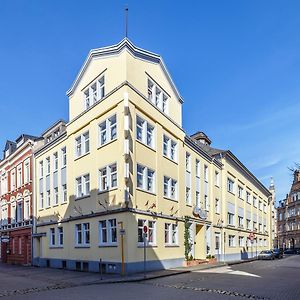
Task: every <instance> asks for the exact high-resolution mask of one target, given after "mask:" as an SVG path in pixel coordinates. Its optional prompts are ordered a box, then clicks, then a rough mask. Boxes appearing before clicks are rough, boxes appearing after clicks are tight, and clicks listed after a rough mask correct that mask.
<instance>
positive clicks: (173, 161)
mask: <svg viewBox="0 0 300 300" xmlns="http://www.w3.org/2000/svg"><path fill="white" fill-rule="evenodd" d="M163 157H164V158H165V159H167V160H169V161H170V162H172V163H174V164H176V165H178V162H177V161H176V160H173V159H172V158H170V157H168V156H166V155H163Z"/></svg>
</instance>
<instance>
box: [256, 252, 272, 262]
mask: <svg viewBox="0 0 300 300" xmlns="http://www.w3.org/2000/svg"><path fill="white" fill-rule="evenodd" d="M257 258H258V259H269V260H273V259H275V254H274V253H273V251H271V250H264V251H261V252H260V253H259V254H258V257H257Z"/></svg>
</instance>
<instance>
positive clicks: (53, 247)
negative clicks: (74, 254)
mask: <svg viewBox="0 0 300 300" xmlns="http://www.w3.org/2000/svg"><path fill="white" fill-rule="evenodd" d="M63 248H64V247H63V246H49V249H63Z"/></svg>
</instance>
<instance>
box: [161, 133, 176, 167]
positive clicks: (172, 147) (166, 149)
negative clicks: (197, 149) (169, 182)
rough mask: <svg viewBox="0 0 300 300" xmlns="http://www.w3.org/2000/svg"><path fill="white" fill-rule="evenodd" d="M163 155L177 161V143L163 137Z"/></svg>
mask: <svg viewBox="0 0 300 300" xmlns="http://www.w3.org/2000/svg"><path fill="white" fill-rule="evenodd" d="M163 154H164V156H166V157H168V158H170V159H171V160H173V161H175V162H176V161H177V143H176V142H175V141H173V140H172V139H170V138H169V137H167V136H166V135H165V134H164V136H163Z"/></svg>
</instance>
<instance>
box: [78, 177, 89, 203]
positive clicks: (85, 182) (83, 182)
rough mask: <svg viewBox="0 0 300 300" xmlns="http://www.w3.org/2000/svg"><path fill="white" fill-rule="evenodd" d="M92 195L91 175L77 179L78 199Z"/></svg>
mask: <svg viewBox="0 0 300 300" xmlns="http://www.w3.org/2000/svg"><path fill="white" fill-rule="evenodd" d="M89 194H90V175H89V174H86V175H83V176H80V177H77V178H76V197H77V198H79V197H84V196H87V195H89Z"/></svg>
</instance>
